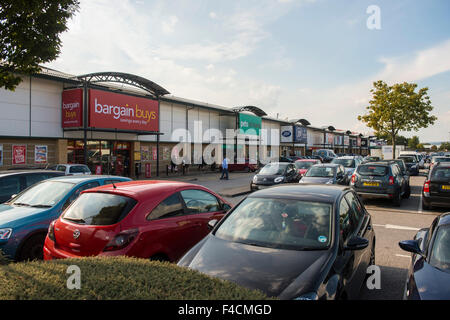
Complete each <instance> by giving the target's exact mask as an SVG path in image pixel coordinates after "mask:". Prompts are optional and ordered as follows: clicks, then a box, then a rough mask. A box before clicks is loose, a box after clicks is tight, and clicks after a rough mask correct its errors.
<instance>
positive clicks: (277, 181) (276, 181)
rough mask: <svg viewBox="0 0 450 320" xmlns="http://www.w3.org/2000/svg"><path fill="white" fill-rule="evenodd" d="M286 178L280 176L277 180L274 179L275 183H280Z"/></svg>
mask: <svg viewBox="0 0 450 320" xmlns="http://www.w3.org/2000/svg"><path fill="white" fill-rule="evenodd" d="M283 180H284V177H278V178H275V180H273V182H275V183H280V182H282V181H283Z"/></svg>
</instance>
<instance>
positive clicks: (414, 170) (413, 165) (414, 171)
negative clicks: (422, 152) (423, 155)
mask: <svg viewBox="0 0 450 320" xmlns="http://www.w3.org/2000/svg"><path fill="white" fill-rule="evenodd" d="M398 159H400V160H403V161H404V162H405V164H406V167H407V168H408V172H409V173H410V175H412V176H418V175H419V163H418V162H417V160H416V157H414V156H400V157H398Z"/></svg>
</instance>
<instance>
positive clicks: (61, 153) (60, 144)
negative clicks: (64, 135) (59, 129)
mask: <svg viewBox="0 0 450 320" xmlns="http://www.w3.org/2000/svg"><path fill="white" fill-rule="evenodd" d="M56 163H67V139H58V140H57V141H56Z"/></svg>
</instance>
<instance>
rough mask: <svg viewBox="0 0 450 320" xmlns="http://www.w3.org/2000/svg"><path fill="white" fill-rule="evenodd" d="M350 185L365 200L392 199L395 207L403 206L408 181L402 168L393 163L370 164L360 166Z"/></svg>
mask: <svg viewBox="0 0 450 320" xmlns="http://www.w3.org/2000/svg"><path fill="white" fill-rule="evenodd" d="M350 185H351V186H352V187H353V188H354V189H355V191H356V192H357V193H358V195H359V196H361V197H363V198H384V199H391V200H392V202H393V204H394V205H395V206H398V207H399V206H400V205H401V200H402V198H405V197H406V196H407V195H408V194H407V185H406V179H405V177H404V176H403V175H402V173H401V170H400V167H399V166H398V165H397V164H396V163H393V162H388V163H384V162H369V163H364V164H361V165H359V166H358V168H357V169H356V171H355V173H354V174H353V175H352V178H351V181H350Z"/></svg>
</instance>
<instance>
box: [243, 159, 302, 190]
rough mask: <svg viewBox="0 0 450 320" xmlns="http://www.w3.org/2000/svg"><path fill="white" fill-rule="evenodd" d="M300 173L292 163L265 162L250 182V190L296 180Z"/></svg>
mask: <svg viewBox="0 0 450 320" xmlns="http://www.w3.org/2000/svg"><path fill="white" fill-rule="evenodd" d="M299 179H300V175H299V173H298V171H297V169H296V168H295V166H294V164H293V163H286V162H271V163H268V164H266V165H265V166H264V167H263V168H262V169H261V170H260V171H259V172H258V173H257V174H256V175H255V176H254V177H253V179H252V181H251V182H250V190H252V191H253V190H258V189H264V188H267V187H271V186H274V185H277V184H281V183H290V182H298V180H299Z"/></svg>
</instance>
